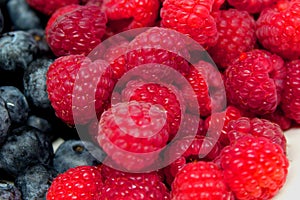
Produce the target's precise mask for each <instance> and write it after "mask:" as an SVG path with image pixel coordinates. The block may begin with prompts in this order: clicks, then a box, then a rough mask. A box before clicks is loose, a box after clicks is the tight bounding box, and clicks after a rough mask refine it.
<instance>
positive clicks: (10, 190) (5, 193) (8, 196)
mask: <svg viewBox="0 0 300 200" xmlns="http://www.w3.org/2000/svg"><path fill="white" fill-rule="evenodd" d="M0 199H2V200H12V199H14V200H21V199H22V198H21V192H20V191H19V190H18V188H16V186H15V185H14V184H13V183H11V182H7V181H2V180H1V181H0Z"/></svg>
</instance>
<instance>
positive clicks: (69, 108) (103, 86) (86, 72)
mask: <svg viewBox="0 0 300 200" xmlns="http://www.w3.org/2000/svg"><path fill="white" fill-rule="evenodd" d="M79 72H80V73H79ZM75 81H76V87H74V84H75ZM113 87H114V82H113V80H112V72H111V70H110V69H109V68H107V65H106V63H105V62H104V61H102V60H96V61H94V62H92V61H90V60H89V59H88V58H86V57H85V56H83V55H70V56H62V57H59V58H57V59H56V60H55V61H54V62H53V63H52V64H51V65H50V67H49V69H48V72H47V92H48V96H49V99H50V102H51V105H52V107H53V108H54V110H55V113H56V115H57V116H58V117H59V118H60V119H62V120H63V121H64V122H66V123H67V124H70V125H73V124H74V119H75V118H76V122H77V123H80V124H85V123H87V122H89V121H90V120H91V118H92V117H93V116H95V114H94V113H95V110H94V108H95V109H96V114H99V113H102V111H103V110H104V107H105V106H106V104H108V101H109V99H110V96H111V91H112V89H113ZM95 88H96V91H94V90H95ZM74 98H76V99H77V100H76V102H74ZM93 104H95V105H94V106H93ZM74 111H75V112H74Z"/></svg>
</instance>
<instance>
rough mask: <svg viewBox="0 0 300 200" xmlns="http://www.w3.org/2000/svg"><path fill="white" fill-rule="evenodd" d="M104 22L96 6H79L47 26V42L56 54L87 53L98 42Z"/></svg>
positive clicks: (105, 20)
mask: <svg viewBox="0 0 300 200" xmlns="http://www.w3.org/2000/svg"><path fill="white" fill-rule="evenodd" d="M106 22H107V19H106V16H105V14H104V13H103V12H102V11H101V10H100V8H99V7H98V6H81V7H80V8H76V9H74V10H73V11H70V12H67V13H66V14H64V15H62V16H61V17H58V18H57V20H56V21H55V22H54V23H53V24H52V26H51V27H49V29H48V30H47V32H46V34H47V35H46V36H47V41H48V44H49V46H50V48H51V49H52V51H53V53H54V54H55V55H56V56H64V55H70V54H85V55H88V54H89V53H90V52H91V51H92V50H93V49H94V48H95V47H96V46H97V45H99V44H100V42H101V38H102V36H103V35H104V33H105V29H106Z"/></svg>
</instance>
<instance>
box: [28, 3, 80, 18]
mask: <svg viewBox="0 0 300 200" xmlns="http://www.w3.org/2000/svg"><path fill="white" fill-rule="evenodd" d="M26 1H27V3H28V4H29V5H30V6H31V7H33V8H34V9H36V10H38V11H40V12H42V13H43V14H46V15H51V14H52V13H53V12H55V11H56V10H57V9H59V8H61V7H64V6H66V5H70V4H79V0H64V1H59V0H49V1H47V2H45V1H43V0H26Z"/></svg>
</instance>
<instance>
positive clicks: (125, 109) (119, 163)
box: [97, 101, 169, 171]
mask: <svg viewBox="0 0 300 200" xmlns="http://www.w3.org/2000/svg"><path fill="white" fill-rule="evenodd" d="M166 118H167V116H166V113H165V110H164V109H162V108H161V107H160V106H155V105H153V104H150V103H145V102H136V101H129V102H124V103H118V104H114V105H112V107H111V108H110V109H108V110H107V111H105V112H103V114H102V116H101V118H100V122H99V127H98V137H97V139H98V143H99V145H100V146H101V147H102V148H103V150H104V151H105V152H106V153H107V154H108V158H109V159H112V161H113V162H116V164H115V165H114V168H117V169H122V168H124V170H127V171H142V170H145V169H146V168H147V167H149V166H151V164H153V163H154V162H156V161H157V159H158V156H159V155H158V154H159V152H160V150H161V149H162V148H163V147H164V146H165V145H166V144H167V141H168V139H169V124H168V123H167V122H166ZM113 162H110V165H112V164H113Z"/></svg>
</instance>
